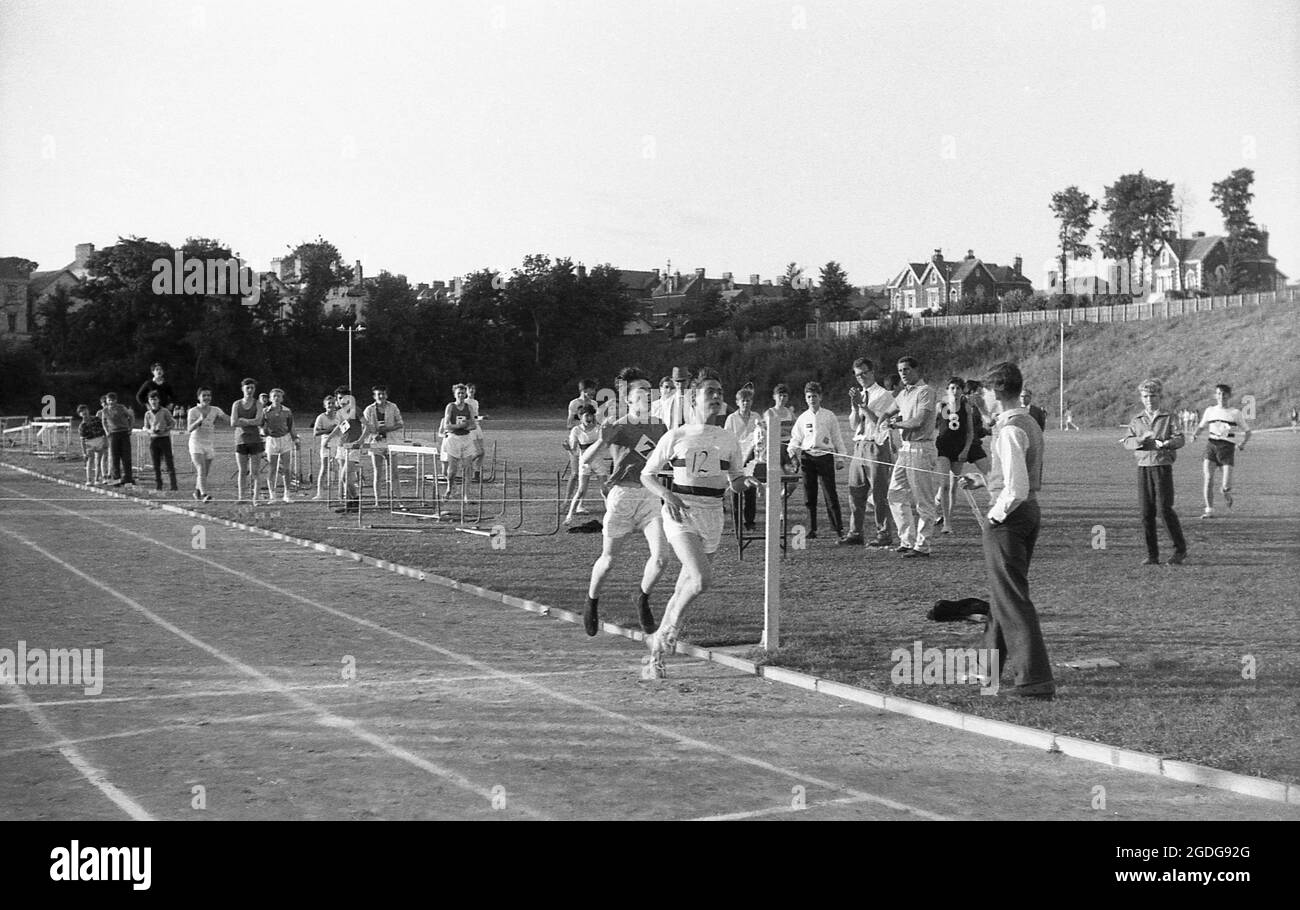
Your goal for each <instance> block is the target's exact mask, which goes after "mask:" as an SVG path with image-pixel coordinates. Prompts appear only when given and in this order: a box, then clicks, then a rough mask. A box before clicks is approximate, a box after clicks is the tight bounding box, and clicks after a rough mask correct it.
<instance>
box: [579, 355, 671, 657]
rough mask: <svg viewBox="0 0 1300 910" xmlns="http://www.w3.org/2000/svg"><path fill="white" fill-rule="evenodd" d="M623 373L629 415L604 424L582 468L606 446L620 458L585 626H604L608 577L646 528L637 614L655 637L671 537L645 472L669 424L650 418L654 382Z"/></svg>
mask: <svg viewBox="0 0 1300 910" xmlns="http://www.w3.org/2000/svg"><path fill="white" fill-rule="evenodd" d="M618 375H619V379H620V380H622V382H623V384H624V387H625V389H626V392H625V397H626V399H627V408H628V410H627V415H626V416H624V417H622V418H620V419H618V420H616V421H614V422H613V423H610V422H606V423H605V424H604V425H603V426H601V428H600V438H599V439H598V440H597V442H596V443H595V445H593V446H591V447H590V448H588V449H587V451H585V452H584V453H583V454H582V460H581V462H580V468H579V469H580V470H581V468H582V467H585V466H586V465H588V464H591V463H595V462H596V461H597V460H598V459H599V458H601V457H602V456H603V454H604V450H605V447H606V446H608V447H609V450H610V452H611V453H612V454H613V456H614V468H613V470H612V471H611V473H610V475H609V480H608V482H607V483H606V484H605V521H604V525H603V527H602V528H601V540H602V547H601V551H600V558H598V559H597V560H596V562H595V564H594V565H593V566H592V567H591V583H590V584H589V585H588V586H587V606H586V609H585V610H584V611H583V614H582V625H583V628H584V629H585V630H586V632H587V634H588V635H595V634H596V632H597V631H598V630H599V627H600V613H599V609H600V608H599V601H600V592H601V590H602V589H603V588H604V586H605V578H606V576H607V575H608V574H609V570H610V569H611V568H612V567H613V565H614V559H615V557H616V556H618V554H619V553H620V552H621V551H622V549H623V545H624V544H625V543H626V542H627V539H628V537H629V536H630V535H631V534H632V533H633V532H635V531H640V532H641V533H643V534H644V535H645V539H646V544H647V545H648V546H649V548H650V556H649V558H648V559H647V560H646V563H645V568H644V569H643V570H642V572H641V587H640V596H639V597H638V599H637V613H638V618H639V619H640V622H641V631H643V632H645V633H646V634H647V635H649V634H651V633H652V632H654V630H655V629H656V627H657V624H656V623H655V617H654V613H653V612H652V611H651V609H650V591H651V590H652V589H653V588H654V586H655V584H656V583H657V582H658V581H659V577H660V576H661V575H663V571H664V569H665V567H667V565H668V556H667V553H668V541H667V539H666V538H665V537H664V525H663V518H662V516H661V514H660V502H659V500H658V499H657V498H655V497H654V496H653V495H652V494H651V493H650V491H649V490H647V489H646V488H645V487H644V486H642V484H641V471H642V469H643V468H644V467H645V464H646V456H647V455H649V454H650V453H651V452H653V451H654V447H655V446H656V445H658V443H659V440H660V439H662V438H663V435H664V433H666V432H667V430H668V428H667V427H665V426H664V424H663V422H662V421H660V420H658V419H656V418H654V417H651V416H650V380H649V379H648V378H647V377H646V376H645V375H644V374H643V373H642V372H641V371H640V370H638V369H636V368H635V367H625V368H624V369H623V370H622V371H620V373H619V374H618Z"/></svg>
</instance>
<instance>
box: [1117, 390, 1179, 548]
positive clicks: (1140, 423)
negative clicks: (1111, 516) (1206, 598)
mask: <svg viewBox="0 0 1300 910" xmlns="http://www.w3.org/2000/svg"><path fill="white" fill-rule="evenodd" d="M1138 394H1139V395H1140V396H1141V398H1142V408H1143V410H1142V413H1141V414H1138V415H1137V416H1136V417H1134V418H1133V421H1132V422H1131V423H1130V424H1129V426H1128V435H1127V436H1125V437H1124V438H1123V439H1121V440H1120V444H1121V445H1123V446H1124V448H1126V449H1128V450H1129V451H1131V452H1132V453H1133V454H1134V455H1135V456H1137V464H1138V504H1139V507H1140V508H1141V510H1142V530H1143V532H1144V534H1145V535H1146V544H1147V558H1146V559H1144V560H1142V565H1144V566H1154V565H1159V563H1160V540H1159V538H1158V537H1157V536H1156V513H1157V512H1159V513H1160V518H1161V519H1162V520H1163V521H1164V523H1165V529H1166V530H1167V531H1168V532H1169V536H1170V537H1171V538H1172V539H1173V542H1174V555H1173V556H1171V557H1170V558H1169V564H1170V565H1171V566H1177V565H1182V563H1183V562H1184V560H1186V559H1187V541H1186V540H1185V539H1184V538H1183V526H1182V524H1181V523H1180V522H1179V521H1178V513H1177V512H1175V511H1174V459H1176V458H1177V457H1178V450H1179V449H1181V448H1182V447H1183V444H1184V443H1185V442H1186V439H1185V438H1184V437H1183V433H1182V431H1181V430H1179V429H1178V424H1177V422H1176V421H1175V420H1174V415H1173V414H1170V413H1169V412H1168V411H1162V410H1161V409H1160V401H1161V399H1162V398H1163V395H1164V386H1163V385H1162V384H1161V382H1160V380H1159V379H1148V380H1146V381H1145V382H1143V383H1142V384H1141V385H1139V386H1138Z"/></svg>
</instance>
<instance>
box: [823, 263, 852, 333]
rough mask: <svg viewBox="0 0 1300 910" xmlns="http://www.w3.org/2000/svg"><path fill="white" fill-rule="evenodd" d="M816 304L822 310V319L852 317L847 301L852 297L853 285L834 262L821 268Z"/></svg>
mask: <svg viewBox="0 0 1300 910" xmlns="http://www.w3.org/2000/svg"><path fill="white" fill-rule="evenodd" d="M817 297H818V304H819V306H821V309H822V318H824V319H829V320H843V319H851V318H853V316H854V313H853V311H852V308H851V307H850V306H849V300H850V299H851V298H852V297H853V285H851V284H849V276H848V275H847V274H845V272H844V269H843V268H842V267H841V266H840V264H839V263H838V262H836V261H835V260H833V259H832V260H831V261H830V262H828V263H826V264H825V265H824V266H822V267H821V287H820V288H819V289H818V295H817Z"/></svg>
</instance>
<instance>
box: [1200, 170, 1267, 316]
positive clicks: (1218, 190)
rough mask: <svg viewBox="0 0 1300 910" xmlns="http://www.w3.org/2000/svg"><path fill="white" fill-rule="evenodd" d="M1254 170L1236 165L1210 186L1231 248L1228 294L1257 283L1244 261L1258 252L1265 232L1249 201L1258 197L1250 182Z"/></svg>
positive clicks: (1211, 194)
mask: <svg viewBox="0 0 1300 910" xmlns="http://www.w3.org/2000/svg"><path fill="white" fill-rule="evenodd" d="M1254 182H1255V172H1254V171H1252V170H1251V169H1250V168H1248V167H1242V168H1237V170H1235V171H1233V172H1232V173H1231V174H1229V175H1228V176H1227V177H1225V178H1223V179H1222V180H1220V181H1219V182H1218V183H1215V184H1212V185H1211V192H1210V201H1211V202H1212V203H1214V207H1215V208H1217V209H1218V210H1219V214H1220V215H1222V216H1223V228H1224V230H1225V231H1227V232H1228V237H1227V240H1226V241H1225V242H1224V244H1225V246H1226V248H1227V251H1228V262H1227V267H1228V280H1229V282H1230V284H1231V286H1230V288H1229V289H1228V292H1229V293H1232V294H1236V293H1239V292H1240V291H1243V290H1250V289H1251V286H1252V285H1253V284H1254V283H1255V279H1253V278H1252V277H1251V276H1250V275H1248V274H1247V272H1246V269H1245V260H1246V259H1248V258H1251V257H1255V256H1258V255H1259V251H1260V245H1261V243H1262V241H1263V239H1264V235H1263V234H1262V233H1261V232H1260V230H1259V227H1258V226H1257V225H1256V224H1255V219H1254V218H1253V217H1252V216H1251V214H1250V203H1251V201H1252V200H1254V198H1255V194H1254V193H1253V192H1252V191H1251V188H1250V187H1251V184H1253V183H1254Z"/></svg>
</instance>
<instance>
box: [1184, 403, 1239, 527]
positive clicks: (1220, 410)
mask: <svg viewBox="0 0 1300 910" xmlns="http://www.w3.org/2000/svg"><path fill="white" fill-rule="evenodd" d="M1231 400H1232V386H1229V385H1225V384H1224V383H1219V384H1218V385H1216V386H1215V387H1214V404H1212V405H1210V406H1209V407H1208V408H1206V409H1205V414H1204V416H1202V417H1201V422H1200V423H1199V424H1197V426H1196V429H1195V430H1194V431H1192V439H1196V437H1197V436H1200V435H1201V430H1202V429H1204V430H1207V431H1208V432H1209V437H1210V438H1209V441H1208V442H1206V443H1205V461H1204V474H1205V487H1204V497H1205V511H1204V512H1203V513H1202V514H1201V517H1202V518H1213V517H1214V472H1215V471H1217V470H1218V469H1219V468H1223V501H1224V502H1226V503H1227V504H1228V508H1229V509H1231V508H1232V468H1233V465H1235V464H1236V462H1237V453H1238V452H1244V451H1246V443H1248V442H1250V424H1249V423H1248V422H1247V421H1246V418H1245V416H1243V415H1242V413H1241V408H1230V407H1228V402H1229V401H1231Z"/></svg>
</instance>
